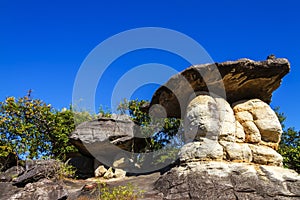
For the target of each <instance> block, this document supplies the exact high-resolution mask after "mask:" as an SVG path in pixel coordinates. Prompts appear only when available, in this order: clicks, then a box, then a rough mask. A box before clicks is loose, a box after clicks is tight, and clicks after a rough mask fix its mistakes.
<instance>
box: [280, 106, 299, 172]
mask: <svg viewBox="0 0 300 200" xmlns="http://www.w3.org/2000/svg"><path fill="white" fill-rule="evenodd" d="M275 112H276V114H277V116H278V119H279V121H280V123H281V125H282V128H283V130H284V131H283V134H282V136H281V142H280V144H279V150H278V152H279V153H280V154H281V155H282V157H283V164H284V166H285V167H287V168H290V169H294V170H295V171H297V172H298V173H300V131H296V130H295V128H293V127H289V128H287V129H286V128H285V125H284V121H285V119H286V117H285V116H284V114H283V113H281V112H279V108H276V109H275Z"/></svg>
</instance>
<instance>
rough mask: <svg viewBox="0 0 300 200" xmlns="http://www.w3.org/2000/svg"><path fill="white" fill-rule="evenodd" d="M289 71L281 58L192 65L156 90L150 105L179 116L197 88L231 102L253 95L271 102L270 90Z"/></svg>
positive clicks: (287, 64) (274, 88)
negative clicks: (158, 106) (161, 107)
mask: <svg viewBox="0 0 300 200" xmlns="http://www.w3.org/2000/svg"><path fill="white" fill-rule="evenodd" d="M289 70H290V64H289V62H288V60H287V59H283V58H279V59H268V60H265V61H259V62H257V61H253V60H249V59H241V60H237V61H228V62H223V63H214V64H204V65H194V66H191V67H189V68H187V69H185V70H184V71H182V72H181V73H179V74H176V75H174V76H173V77H171V78H170V79H169V81H168V82H167V83H165V84H164V85H163V86H161V87H160V88H159V89H158V90H156V92H155V93H154V95H153V97H152V100H151V104H150V106H152V105H154V104H160V105H161V106H163V107H164V108H165V110H166V113H167V115H168V116H169V117H177V118H181V117H182V116H184V114H185V109H186V108H187V105H188V103H189V101H190V100H191V97H195V96H196V93H197V92H199V91H206V92H213V93H215V94H217V95H218V96H221V97H223V98H225V99H226V100H227V101H228V102H229V103H230V104H231V103H234V102H237V101H239V100H243V99H255V98H258V99H261V100H262V101H264V102H266V103H270V101H271V97H272V93H273V91H274V90H276V89H277V88H278V87H279V86H280V83H281V79H282V78H283V77H284V76H285V75H286V74H287V73H288V72H289Z"/></svg>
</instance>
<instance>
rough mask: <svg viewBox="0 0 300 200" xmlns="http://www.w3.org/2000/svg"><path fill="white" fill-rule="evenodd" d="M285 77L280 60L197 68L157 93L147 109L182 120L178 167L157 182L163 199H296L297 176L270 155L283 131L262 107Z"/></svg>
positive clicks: (299, 185)
mask: <svg viewBox="0 0 300 200" xmlns="http://www.w3.org/2000/svg"><path fill="white" fill-rule="evenodd" d="M288 72H289V62H288V61H287V60H286V59H268V60H266V61H260V62H255V61H252V60H248V59H242V60H238V61H233V62H225V63H215V64H206V65H196V66H192V67H190V68H188V69H186V70H184V71H183V72H181V73H180V74H178V75H175V76H174V77H172V78H171V79H170V80H169V81H168V82H167V83H166V84H165V85H164V86H162V87H160V88H159V89H158V90H157V91H156V92H155V94H154V96H153V98H152V101H151V105H155V104H160V106H163V107H164V108H165V111H166V113H167V114H168V116H171V117H178V118H182V119H183V120H184V131H185V143H186V144H185V145H184V146H183V147H182V148H181V150H180V152H179V160H180V164H179V166H177V167H175V168H173V169H171V170H170V171H169V172H167V173H166V174H164V175H163V176H161V177H160V179H159V180H158V181H157V182H156V188H157V189H158V190H159V191H161V192H162V193H163V196H164V199H297V198H299V197H300V176H299V175H298V174H297V173H296V172H295V171H293V170H288V169H284V168H283V167H282V161H283V159H282V156H281V155H280V154H279V153H277V152H276V150H277V149H278V145H279V142H280V137H281V134H282V128H281V125H280V122H279V120H278V118H277V116H276V114H275V112H274V111H273V110H272V109H271V108H270V106H269V105H268V103H270V101H271V96H272V92H273V91H274V90H275V89H276V88H278V87H279V85H280V83H281V79H282V78H283V76H284V75H285V74H287V73H288ZM185 88H186V89H185ZM151 105H150V106H151Z"/></svg>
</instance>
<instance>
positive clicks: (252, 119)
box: [233, 99, 282, 144]
mask: <svg viewBox="0 0 300 200" xmlns="http://www.w3.org/2000/svg"><path fill="white" fill-rule="evenodd" d="M233 111H234V113H235V116H236V119H237V120H238V121H239V122H240V123H241V124H242V125H243V127H244V130H245V133H246V141H248V142H252V143H258V142H260V140H262V141H263V142H271V143H275V144H278V143H279V142H280V137H281V134H282V128H281V124H280V122H279V120H278V118H277V116H276V114H275V112H274V111H273V110H272V109H271V107H270V106H269V105H268V104H266V103H265V102H263V101H261V100H260V99H251V100H243V101H239V102H236V103H234V104H233Z"/></svg>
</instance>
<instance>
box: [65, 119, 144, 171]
mask: <svg viewBox="0 0 300 200" xmlns="http://www.w3.org/2000/svg"><path fill="white" fill-rule="evenodd" d="M69 138H70V141H71V143H72V144H73V145H74V146H76V147H77V148H78V150H79V151H80V153H82V154H83V155H85V156H87V157H90V158H96V159H98V160H99V161H100V162H103V161H105V163H103V164H105V165H108V166H112V164H113V162H114V161H115V159H114V158H115V157H116V156H117V155H118V153H120V152H121V151H122V150H124V151H125V152H132V151H134V152H139V151H141V150H142V149H144V148H145V146H146V144H147V143H146V140H145V139H144V138H142V137H140V135H139V129H138V126H136V125H135V123H134V122H133V121H132V120H131V119H130V118H129V117H128V116H127V115H115V114H113V115H112V116H111V117H110V118H107V117H99V118H98V119H96V120H92V121H87V122H84V123H82V124H80V125H78V126H77V127H76V129H75V131H74V132H73V133H71V135H70V137H69ZM100 164H101V163H100ZM130 167H131V166H130Z"/></svg>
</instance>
